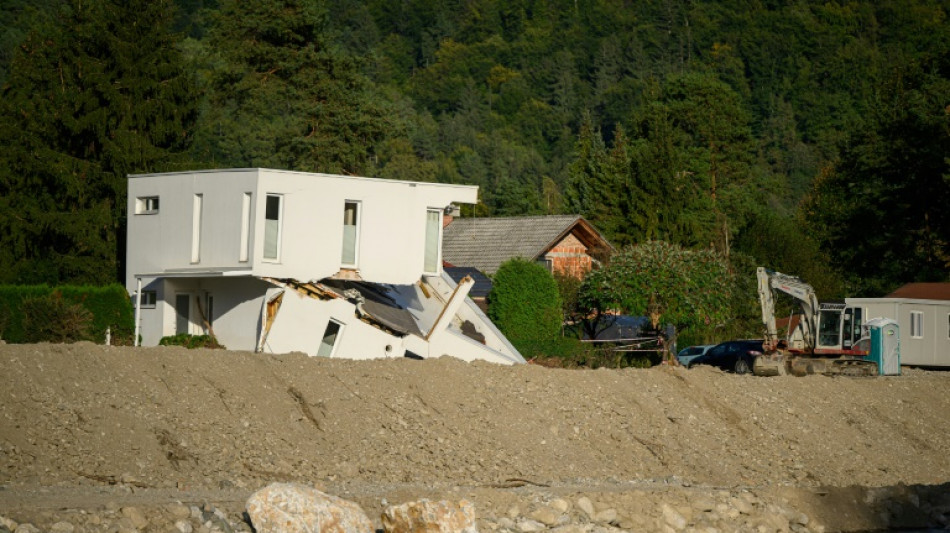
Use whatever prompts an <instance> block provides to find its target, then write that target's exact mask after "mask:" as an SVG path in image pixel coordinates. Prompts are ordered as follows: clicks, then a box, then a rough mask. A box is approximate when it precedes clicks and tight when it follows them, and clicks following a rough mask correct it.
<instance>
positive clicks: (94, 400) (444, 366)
mask: <svg viewBox="0 0 950 533" xmlns="http://www.w3.org/2000/svg"><path fill="white" fill-rule="evenodd" d="M0 368H2V369H3V372H2V374H3V386H2V387H0V515H3V516H5V517H7V518H8V519H10V520H14V521H16V522H18V523H24V522H26V521H30V522H31V523H34V524H39V527H41V528H47V529H49V528H52V526H53V525H55V524H56V523H59V522H62V521H63V520H64V518H63V517H64V516H65V514H69V513H74V514H75V515H76V516H80V515H85V516H87V517H92V516H95V517H96V518H97V520H98V521H99V523H98V524H88V523H86V522H84V521H81V520H76V519H74V520H72V521H71V522H70V521H69V520H66V522H68V523H70V524H73V525H76V524H78V526H77V527H79V529H82V528H83V527H88V528H89V530H105V529H109V527H112V526H109V527H106V526H104V525H103V524H106V523H109V524H113V522H114V524H113V525H115V524H119V523H120V522H121V521H122V520H125V522H123V523H124V524H125V525H127V526H130V527H132V529H138V530H149V528H150V527H152V526H154V527H155V528H156V529H155V530H156V531H159V530H162V531H165V530H168V527H166V526H168V525H169V524H175V523H176V522H177V521H188V520H191V521H192V522H193V524H192V525H191V526H189V527H192V528H193V529H195V530H197V529H199V528H201V527H205V528H206V529H208V530H212V529H213V528H214V527H215V524H214V521H213V520H211V519H210V518H209V519H208V520H202V519H204V518H206V516H205V515H208V516H212V515H214V512H215V511H218V512H219V513H221V514H225V515H227V513H231V515H227V516H230V518H231V519H232V520H231V526H230V527H231V528H232V529H233V528H235V527H239V526H238V525H237V524H239V523H240V522H241V510H242V509H243V507H242V506H243V503H244V501H245V500H246V496H247V495H248V494H249V493H250V492H252V491H254V490H257V489H259V488H261V487H262V486H264V485H266V484H268V483H270V482H274V481H295V482H301V483H308V484H312V485H316V486H319V487H322V488H323V489H324V490H327V491H328V492H331V493H335V494H337V495H339V496H341V497H344V498H349V499H353V500H356V501H358V502H359V503H361V504H362V505H364V508H366V510H367V512H368V514H370V516H378V511H379V510H380V509H381V508H382V505H383V503H382V502H383V501H384V500H386V501H388V502H389V503H400V502H401V501H408V500H410V499H417V498H420V497H429V498H435V499H442V498H446V497H448V498H461V497H463V496H464V497H469V498H470V499H472V500H473V501H474V502H475V503H476V507H477V509H478V512H479V519H480V521H481V524H480V525H481V527H482V528H483V529H499V530H511V531H520V532H521V533H528V531H527V529H530V528H539V529H536V530H537V531H540V530H541V529H556V528H560V527H567V526H571V527H581V526H584V527H587V528H588V529H587V531H593V529H594V528H596V527H601V528H608V529H609V528H613V529H617V528H619V529H630V530H637V529H653V527H658V528H661V529H662V527H671V528H673V529H674V530H680V529H688V528H691V527H692V528H696V527H699V526H700V525H701V526H702V527H704V528H705V527H711V528H714V529H719V530H723V531H726V530H730V529H731V528H733V527H735V528H738V529H743V528H745V527H749V528H750V530H756V529H757V528H759V526H763V527H764V528H765V529H766V530H777V531H781V530H822V529H826V528H827V529H874V528H875V527H878V526H884V527H887V526H893V525H894V524H898V523H899V524H904V523H909V522H913V521H915V520H916V521H917V522H920V521H925V522H926V523H927V524H928V525H934V524H936V525H942V523H941V520H943V517H944V515H945V513H950V501H948V502H943V500H942V496H941V494H942V493H944V492H947V491H945V490H941V489H942V484H944V483H946V482H948V481H950V453H948V452H950V438H948V436H950V417H947V416H946V413H947V412H948V411H950V373H946V372H926V371H920V370H906V371H905V375H904V376H899V377H882V378H830V377H823V376H809V377H805V378H796V377H775V378H757V377H753V376H737V375H732V374H725V373H722V372H719V371H717V370H714V369H710V368H704V367H697V368H694V369H691V370H685V369H683V368H672V367H656V368H652V369H646V370H642V369H627V370H563V369H549V368H543V367H538V366H533V365H524V366H518V367H502V366H495V365H491V364H485V363H464V362H461V361H459V360H456V359H452V358H441V359H438V360H427V361H414V360H408V359H399V360H376V361H345V360H331V359H323V358H310V357H307V356H305V355H303V354H289V355H282V356H272V355H261V354H252V353H245V352H229V351H215V350H185V349H182V348H176V347H160V348H137V349H132V348H117V347H104V346H97V345H93V344H88V343H79V344H74V345H50V344H40V345H0ZM746 495H748V496H746ZM581 498H587V499H588V500H589V501H590V502H592V503H596V504H597V505H599V506H600V507H601V508H600V509H596V508H595V509H593V511H592V512H586V511H584V510H583V509H581V508H580V507H578V502H579V501H580V500H581ZM835 498H840V499H841V501H840V502H837V504H836V505H837V507H836V509H837V510H835V511H831V510H828V509H824V506H826V504H827V503H828V502H829V501H831V500H833V499H835ZM552 501H557V502H558V503H557V504H556V506H555V507H551V505H550V504H551V502H552ZM561 502H564V503H561ZM743 502H745V503H743ZM848 502H852V503H853V514H854V516H843V514H847V513H842V512H841V511H840V509H842V508H850V507H847V505H850V504H849V503H848ZM945 504H946V505H945ZM842 506H844V507H842ZM945 507H946V509H945ZM129 508H134V509H135V510H136V511H137V512H138V513H139V514H144V515H146V518H145V519H144V522H143V521H142V520H143V518H142V517H138V518H139V520H138V522H137V523H138V524H139V525H138V526H136V525H135V524H134V523H133V520H132V518H130V517H129V516H127V515H129V514H134V513H131V511H126V512H125V514H123V511H122V510H123V509H129ZM195 509H197V511H196V510H195ZM544 509H547V510H544ZM551 509H553V510H551ZM186 510H187V513H186ZM610 510H612V511H613V513H611V512H606V513H605V514H600V515H598V513H603V512H604V511H610ZM172 511H174V513H176V514H172ZM83 512H84V513H83ZM108 513H112V515H114V518H115V520H114V521H113V522H109V517H110V516H112V515H109V514H108ZM150 513H151V514H152V515H153V518H152V519H147V517H148V515H149V514H150ZM209 513H210V514H209ZM532 513H533V515H534V518H531V517H532ZM186 514H187V516H185V515H186ZM166 515H167V516H166ZM732 515H736V516H732ZM760 515H761V516H760ZM598 516H599V518H598ZM562 517H566V518H562ZM777 517H781V518H777ZM803 517H804V518H803ZM171 518H174V520H171V521H170V522H169V521H167V520H166V519H171ZM219 519H220V520H225V519H223V518H220V517H219ZM529 520H530V521H532V522H534V523H537V524H540V525H534V524H529V525H525V524H528V521H529ZM902 520H903V521H902ZM908 521H909V522H908ZM206 522H211V526H205V523H206ZM548 522H550V523H548ZM803 522H804V523H803ZM158 524H163V525H162V526H159V525H158ZM139 526H141V527H139ZM661 526H662V527H661ZM2 527H4V526H2V525H0V528H2ZM64 527H65V526H61V528H64ZM182 527H184V526H182ZM100 528H101V529H100ZM526 528H527V529H526ZM783 528H784V529H783ZM796 528H797V529H796ZM179 529H181V528H179ZM219 529H222V528H219ZM582 529H583V528H582ZM11 531H12V529H11Z"/></svg>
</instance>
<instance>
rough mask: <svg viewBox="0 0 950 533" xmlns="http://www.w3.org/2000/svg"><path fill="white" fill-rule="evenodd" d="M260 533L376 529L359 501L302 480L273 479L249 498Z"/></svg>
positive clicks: (359, 532)
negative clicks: (345, 497) (348, 499)
mask: <svg viewBox="0 0 950 533" xmlns="http://www.w3.org/2000/svg"><path fill="white" fill-rule="evenodd" d="M247 514H248V516H249V517H250V518H251V523H253V524H254V529H255V530H257V533H292V532H296V531H301V532H304V531H306V532H315V533H372V532H373V531H374V530H373V523H372V522H370V520H369V518H368V517H367V516H366V513H364V512H363V509H361V508H360V506H359V505H357V504H355V503H353V502H350V501H347V500H344V499H341V498H337V497H336V496H331V495H330V494H325V493H323V492H321V491H319V490H317V489H315V488H313V487H308V486H306V485H301V484H298V483H273V484H271V485H268V486H266V487H264V488H263V489H261V490H259V491H257V492H255V493H254V494H252V495H251V497H250V498H248V500H247Z"/></svg>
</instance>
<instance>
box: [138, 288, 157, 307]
mask: <svg viewBox="0 0 950 533" xmlns="http://www.w3.org/2000/svg"><path fill="white" fill-rule="evenodd" d="M141 301H142V309H155V303H156V302H157V301H158V293H157V292H155V291H142V300H141Z"/></svg>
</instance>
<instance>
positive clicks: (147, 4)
mask: <svg viewBox="0 0 950 533" xmlns="http://www.w3.org/2000/svg"><path fill="white" fill-rule="evenodd" d="M173 8H174V6H173V3H172V2H171V1H170V0H169V1H154V0H152V1H148V0H126V1H121V2H120V1H118V0H103V1H98V2H82V1H79V0H73V1H71V2H66V3H65V4H63V5H62V6H61V7H60V9H59V10H58V11H57V12H56V16H54V17H50V18H49V19H48V20H47V21H45V22H44V23H43V24H42V25H41V26H39V27H36V28H34V29H33V30H32V31H31V32H30V33H29V36H28V37H27V38H26V40H25V41H24V42H23V44H22V45H21V46H20V47H19V49H18V50H17V52H16V55H15V56H14V57H13V59H12V62H11V69H10V73H9V77H8V78H7V82H6V84H5V85H4V87H3V89H2V98H0V145H2V146H3V147H4V149H3V151H2V152H0V249H2V250H3V253H2V254H0V281H3V282H20V283H37V282H47V283H58V282H74V283H108V282H112V281H115V280H117V279H121V278H122V276H123V273H122V262H121V260H122V257H123V256H124V244H125V243H124V237H123V235H122V231H123V228H124V226H125V222H124V221H125V209H126V179H127V175H128V174H129V173H134V172H150V171H157V170H164V169H167V168H168V167H169V165H171V164H173V161H174V159H175V156H176V154H178V153H180V152H181V151H182V150H183V149H184V148H185V147H186V144H187V142H188V140H189V134H190V131H189V129H190V126H191V124H192V122H193V119H194V115H195V104H194V101H195V98H194V95H193V92H192V91H193V89H192V87H193V85H192V83H191V80H190V79H189V78H188V77H187V76H186V75H185V74H184V71H183V70H182V65H181V58H180V55H179V53H178V52H177V50H176V48H175V39H174V35H173V34H172V33H171V26H172V23H173Z"/></svg>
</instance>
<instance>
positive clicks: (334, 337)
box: [317, 319, 343, 357]
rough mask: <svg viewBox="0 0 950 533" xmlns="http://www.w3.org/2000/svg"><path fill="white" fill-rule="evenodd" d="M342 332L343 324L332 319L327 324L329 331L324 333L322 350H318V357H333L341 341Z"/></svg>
mask: <svg viewBox="0 0 950 533" xmlns="http://www.w3.org/2000/svg"><path fill="white" fill-rule="evenodd" d="M342 332H343V324H341V323H340V322H337V321H336V320H333V319H330V321H329V322H327V329H326V330H325V331H324V332H323V340H321V341H320V348H319V349H318V350H317V355H318V356H320V357H333V352H334V351H336V345H337V341H338V340H339V339H340V334H341V333H342Z"/></svg>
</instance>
